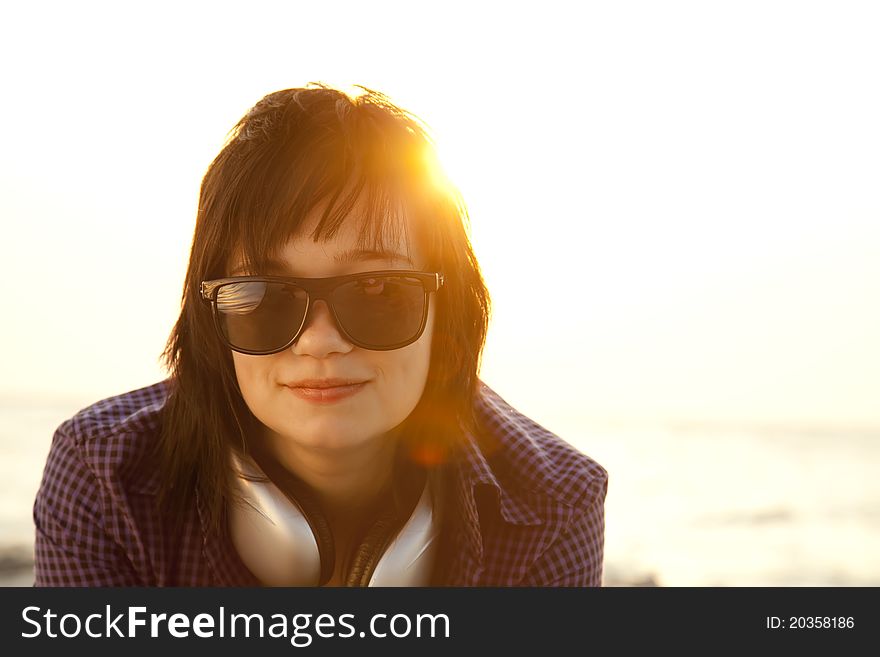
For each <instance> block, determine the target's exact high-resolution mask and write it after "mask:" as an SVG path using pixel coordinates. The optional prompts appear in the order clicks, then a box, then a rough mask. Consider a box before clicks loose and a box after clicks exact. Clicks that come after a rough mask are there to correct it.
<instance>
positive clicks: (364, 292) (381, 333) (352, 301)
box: [333, 276, 425, 349]
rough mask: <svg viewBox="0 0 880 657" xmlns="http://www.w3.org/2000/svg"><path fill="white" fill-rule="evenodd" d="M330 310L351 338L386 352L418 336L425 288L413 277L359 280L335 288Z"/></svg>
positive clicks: (423, 308)
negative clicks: (332, 310) (333, 309)
mask: <svg viewBox="0 0 880 657" xmlns="http://www.w3.org/2000/svg"><path fill="white" fill-rule="evenodd" d="M333 307H334V308H335V309H336V314H337V316H338V317H339V321H340V322H341V323H342V326H343V328H345V330H346V331H347V332H348V334H349V335H350V336H351V337H352V338H354V339H355V340H357V341H358V342H360V343H361V344H362V345H363V346H365V347H367V348H371V347H372V348H375V349H387V348H389V347H396V346H401V345H404V344H406V343H407V342H410V341H411V340H413V339H414V338H415V337H416V336H417V334H418V332H419V328H420V327H421V325H422V316H423V315H424V312H425V289H424V287H423V286H422V282H421V281H420V280H419V279H418V278H413V277H407V276H377V277H369V278H360V279H357V280H354V281H351V282H349V283H345V284H344V285H340V286H339V287H338V288H336V290H335V291H334V293H333Z"/></svg>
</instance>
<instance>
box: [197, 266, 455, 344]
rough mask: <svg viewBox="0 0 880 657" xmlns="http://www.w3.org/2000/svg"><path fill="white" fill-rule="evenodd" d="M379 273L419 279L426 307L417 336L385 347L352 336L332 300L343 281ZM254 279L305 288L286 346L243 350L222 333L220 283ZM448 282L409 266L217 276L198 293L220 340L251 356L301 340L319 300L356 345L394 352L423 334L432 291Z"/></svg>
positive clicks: (441, 277)
mask: <svg viewBox="0 0 880 657" xmlns="http://www.w3.org/2000/svg"><path fill="white" fill-rule="evenodd" d="M378 276H407V277H410V278H417V279H419V280H420V281H421V283H422V287H423V288H424V290H425V306H424V310H423V311H422V320H421V322H420V323H419V330H418V331H417V332H416V334H415V336H414V337H413V338H412V339H410V340H406V341H404V342H400V343H397V344H394V345H391V346H385V347H374V346H368V345H366V344H365V343H363V342H360V341H359V340H355V339H354V338H353V337H352V336H351V335H349V333H348V331H347V330H346V329H345V327H344V326H343V325H342V322H340V321H339V316H338V315H337V314H336V308H335V307H334V306H333V302H332V301H331V299H330V297H331V295H332V294H333V291H334V290H335V289H336V288H337V287H339V286H340V285H343V284H344V283H349V282H351V281H354V280H359V279H361V278H375V277H378ZM251 281H254V282H261V283H286V284H292V285H295V286H297V287H299V288H300V289H302V290H305V292H306V310H305V313H304V314H303V319H302V323H301V324H300V326H299V328H298V329H297V330H296V332H295V333H294V335H293V337H292V338H291V339H290V340H288V341H287V343H286V344H285V345H284V346H281V347H278V348H277V349H272V350H269V351H253V350H250V349H242V348H241V347H236V346H234V345H232V344H231V343H230V342H229V340H227V339H226V336H225V335H224V334H223V328H222V326H221V321H222V319H221V314H220V311H219V310H218V309H217V293H218V290H219V289H220V287H221V286H223V285H226V284H228V283H247V282H251ZM445 282H446V277H445V276H444V275H443V274H441V273H439V272H424V271H415V270H410V269H382V270H378V271H367V272H358V273H356V274H344V275H342V276H329V277H326V278H301V277H295V276H232V277H229V278H217V279H214V280H210V281H202V283H201V284H200V285H199V295H200V297H201V299H202V301H203V302H205V303H210V304H211V311H212V314H213V317H214V328H215V329H216V330H217V335H219V336H220V340H221V341H222V342H223V344H225V345H226V346H227V347H229V348H230V349H232V350H233V351H237V352H238V353H241V354H248V355H250V356H269V355H271V354H277V353H279V352H282V351H284V350H285V349H288V348H289V347H290V346H291V345H292V344H293V343H294V342H296V341H297V339H299V336H300V335H301V334H302V332H303V328H305V325H306V323H307V320H308V318H309V312H310V311H311V309H312V303H313V302H314V301H317V300H323V301H324V303H326V304H327V307H328V308H329V309H330V313H331V314H332V315H333V320H334V321H335V322H336V328H337V329H338V330H339V332H340V333H342V335H344V336H345V338H346V339H347V340H348V341H349V342H351V343H352V344H354V345H357V346H358V347H361V348H362V349H369V350H370V351H391V350H393V349H401V348H403V347H406V346H407V345H410V344H412V343H413V342H415V341H416V340H418V339H419V338H420V337H422V333H424V331H425V325H426V324H427V321H428V303H429V302H430V301H429V297H430V294H431V292H436V291H438V290H439V289H440V288H441V287H442V286H443V284H444V283H445Z"/></svg>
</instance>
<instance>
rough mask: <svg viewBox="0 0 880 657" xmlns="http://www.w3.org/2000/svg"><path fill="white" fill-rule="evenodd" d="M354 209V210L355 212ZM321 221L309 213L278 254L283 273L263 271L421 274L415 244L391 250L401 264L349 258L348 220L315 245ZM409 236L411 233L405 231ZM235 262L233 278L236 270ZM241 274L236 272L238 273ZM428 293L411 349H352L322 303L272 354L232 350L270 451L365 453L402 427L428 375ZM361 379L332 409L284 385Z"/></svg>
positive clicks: (351, 228)
mask: <svg viewBox="0 0 880 657" xmlns="http://www.w3.org/2000/svg"><path fill="white" fill-rule="evenodd" d="M356 209H357V206H355V210H356ZM317 220H318V215H317V213H313V215H312V216H311V217H310V221H307V222H306V224H307V225H305V226H304V229H303V230H302V231H301V232H300V236H299V237H295V238H294V239H292V240H290V241H289V242H288V243H287V244H285V245H284V247H283V249H282V250H281V252H280V253H279V258H280V263H279V264H283V265H284V269H283V270H281V271H270V272H267V273H271V274H278V275H288V276H301V277H308V278H322V277H327V276H338V275H341V274H349V273H358V272H367V271H374V270H380V269H415V270H419V271H422V270H423V266H424V261H423V260H422V254H421V253H420V252H419V251H418V247H417V245H416V244H415V243H414V242H415V240H411V241H410V242H405V241H404V240H405V239H406V238H405V237H403V238H401V242H400V243H398V244H397V245H388V246H394V247H395V248H393V249H392V251H393V252H396V253H398V254H400V255H401V256H402V257H403V258H407V257H408V258H409V260H410V261H407V260H405V259H401V260H386V259H383V258H378V259H377V258H375V257H372V256H362V257H361V256H352V255H351V254H349V253H347V252H349V251H352V250H354V249H356V242H357V226H356V222H354V221H351V220H349V221H347V222H346V223H345V224H344V225H343V226H342V227H341V228H340V229H339V232H338V233H337V234H336V235H335V236H334V238H333V239H332V241H330V242H326V243H321V242H319V243H315V242H314V241H312V239H311V238H310V237H308V235H309V234H310V233H311V230H312V229H313V227H314V226H315V224H316V223H317ZM410 232H411V231H410ZM238 264H240V263H238V262H235V263H233V268H232V271H231V272H230V273H231V274H232V273H239V272H238V271H235V270H236V269H238V267H237V265H238ZM239 271H240V270H239ZM433 297H434V295H433V294H431V295H429V303H428V318H427V324H426V326H425V330H424V333H422V335H421V337H420V338H419V339H418V340H417V341H416V342H414V343H412V344H410V345H408V346H406V347H403V348H402V349H395V350H391V351H372V350H369V349H363V348H361V347H357V346H355V345H353V344H352V343H350V342H349V341H348V340H347V339H346V338H345V336H344V335H343V334H342V333H341V332H340V331H339V329H338V327H337V326H336V323H335V321H334V319H333V316H332V314H331V312H330V309H329V308H328V307H327V305H326V302H324V301H316V302H314V303H313V304H312V306H311V309H310V310H309V316H308V317H307V318H306V325H305V326H304V327H303V331H302V333H301V334H300V336H299V338H298V339H297V341H296V342H295V343H294V344H293V345H291V346H290V347H288V348H287V349H286V350H284V351H282V352H280V353H277V354H272V355H269V356H250V355H246V354H240V353H238V352H232V359H233V363H234V365H235V374H236V377H237V378H238V384H239V387H240V388H241V392H242V396H243V397H244V400H245V402H246V403H247V405H248V407H249V408H250V410H251V412H252V413H253V414H254V416H255V417H256V418H257V419H258V420H259V421H260V422H261V423H262V424H263V425H265V427H266V428H267V430H268V432H267V436H268V438H269V442H270V444H271V447H270V448H271V449H273V450H281V451H282V452H283V451H285V450H293V451H298V450H302V449H306V450H311V449H315V448H323V449H330V450H346V449H353V448H357V447H361V448H363V447H368V444H369V443H371V442H375V444H376V445H378V444H379V443H378V441H380V440H381V439H382V437H383V436H385V435H386V434H387V432H389V431H390V430H391V429H393V428H394V427H396V426H397V425H398V424H400V423H401V422H403V421H404V420H405V419H406V418H407V417H408V416H409V414H410V413H411V412H412V411H413V409H414V408H415V407H416V404H417V403H418V402H419V399H420V398H421V396H422V392H423V390H424V388H425V383H426V381H427V377H428V367H429V364H430V354H431V341H432V336H433V329H434V312H435V308H434V306H435V300H434V298H433ZM337 377H338V378H346V379H356V380H365V381H367V383H366V384H365V385H363V386H362V387H361V388H360V390H359V391H358V392H356V393H355V394H353V395H351V396H348V397H345V398H343V399H340V400H338V401H335V402H332V403H314V402H312V401H309V400H306V399H303V398H301V397H300V396H299V395H297V394H296V393H294V392H293V391H292V390H291V388H290V387H288V385H287V384H289V383H291V382H297V381H301V380H303V379H325V378H337Z"/></svg>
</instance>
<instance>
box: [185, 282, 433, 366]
mask: <svg viewBox="0 0 880 657" xmlns="http://www.w3.org/2000/svg"><path fill="white" fill-rule="evenodd" d="M444 281H445V278H444V276H443V274H439V273H429V272H420V271H408V270H398V269H395V270H386V271H370V272H362V273H358V274H348V275H345V276H331V277H329V278H292V277H288V276H235V277H231V278H220V279H217V280H213V281H204V282H202V284H201V286H200V293H201V297H202V299H203V300H204V301H206V302H210V304H211V307H212V310H213V314H214V326H215V327H216V329H217V333H218V334H219V335H220V338H221V339H222V340H223V342H224V344H226V346H227V347H229V348H230V349H233V350H235V351H237V352H239V353H242V354H251V355H255V356H265V355H269V354H275V353H278V352H279V351H283V350H285V349H287V348H288V347H290V345H292V344H293V343H294V342H296V340H297V338H299V336H300V334H301V333H302V330H303V328H304V327H305V325H306V318H307V317H308V314H309V309H310V308H311V305H312V303H313V302H314V301H317V300H318V299H323V300H324V301H325V302H326V303H327V305H328V306H329V307H330V312H331V313H332V314H333V317H334V319H335V320H336V325H337V327H338V328H339V329H340V330H341V332H342V333H343V334H344V335H345V337H346V338H347V339H348V340H349V341H350V342H351V343H353V344H355V345H357V346H358V347H363V348H364V349H372V350H374V351H390V350H391V349H400V348H401V347H405V346H407V345H408V344H412V343H413V342H415V341H416V340H418V339H419V337H421V335H422V333H423V332H424V330H425V324H426V322H427V319H428V295H429V294H430V293H431V292H436V291H437V290H439V289H440V287H441V286H442V285H443V283H444Z"/></svg>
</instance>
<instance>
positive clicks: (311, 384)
mask: <svg viewBox="0 0 880 657" xmlns="http://www.w3.org/2000/svg"><path fill="white" fill-rule="evenodd" d="M358 383H366V381H365V380H364V379H340V378H329V379H303V380H302V381H294V382H292V383H285V384H284V385H286V386H287V387H288V388H338V387H342V386H350V385H355V384H358Z"/></svg>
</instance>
